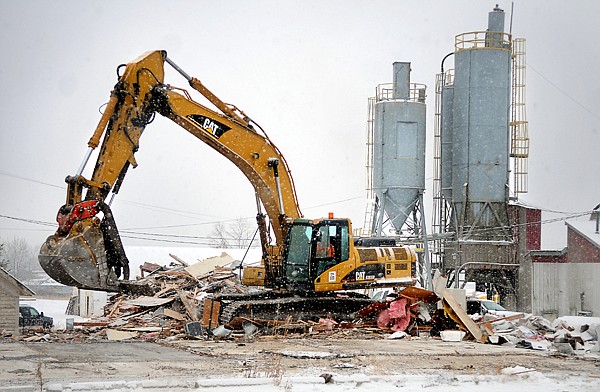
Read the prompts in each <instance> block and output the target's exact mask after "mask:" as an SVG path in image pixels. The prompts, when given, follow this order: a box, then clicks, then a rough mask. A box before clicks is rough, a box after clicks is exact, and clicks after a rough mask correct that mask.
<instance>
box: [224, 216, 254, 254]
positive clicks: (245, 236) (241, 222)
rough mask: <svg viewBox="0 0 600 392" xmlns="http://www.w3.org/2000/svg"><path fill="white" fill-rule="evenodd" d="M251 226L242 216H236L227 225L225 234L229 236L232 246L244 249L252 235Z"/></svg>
mask: <svg viewBox="0 0 600 392" xmlns="http://www.w3.org/2000/svg"><path fill="white" fill-rule="evenodd" d="M252 233H253V231H252V227H250V225H249V224H248V221H247V220H246V219H244V218H237V219H236V220H234V221H233V222H231V225H230V226H229V230H228V231H227V234H229V237H231V242H232V244H233V247H234V248H239V249H244V248H246V247H247V246H248V244H249V243H250V240H251V238H250V237H251V236H252Z"/></svg>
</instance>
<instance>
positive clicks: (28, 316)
mask: <svg viewBox="0 0 600 392" xmlns="http://www.w3.org/2000/svg"><path fill="white" fill-rule="evenodd" d="M53 325H54V319H53V318H52V317H48V316H44V312H41V313H40V312H38V311H37V309H36V308H34V307H33V306H30V305H24V304H20V305H19V327H30V326H41V327H42V328H52V326H53Z"/></svg>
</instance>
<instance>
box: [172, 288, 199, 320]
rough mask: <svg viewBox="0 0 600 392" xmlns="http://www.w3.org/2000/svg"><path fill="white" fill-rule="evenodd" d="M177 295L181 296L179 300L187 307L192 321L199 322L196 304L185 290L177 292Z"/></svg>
mask: <svg viewBox="0 0 600 392" xmlns="http://www.w3.org/2000/svg"><path fill="white" fill-rule="evenodd" d="M177 294H178V295H179V299H180V300H181V302H182V303H183V306H185V310H186V311H187V314H188V316H190V319H191V320H192V321H198V316H197V315H196V304H194V303H193V302H192V301H191V300H190V299H189V298H188V297H187V293H186V292H185V291H183V290H177Z"/></svg>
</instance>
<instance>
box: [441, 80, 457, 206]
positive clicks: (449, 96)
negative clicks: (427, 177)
mask: <svg viewBox="0 0 600 392" xmlns="http://www.w3.org/2000/svg"><path fill="white" fill-rule="evenodd" d="M442 77H446V76H445V75H443V76H442ZM441 94H442V97H441V99H442V107H441V115H442V118H441V132H440V133H441V184H442V196H443V197H444V199H445V200H446V201H447V202H451V201H452V149H453V144H452V133H453V129H452V125H453V119H452V112H453V107H454V85H452V84H446V85H444V86H443V87H442V92H441Z"/></svg>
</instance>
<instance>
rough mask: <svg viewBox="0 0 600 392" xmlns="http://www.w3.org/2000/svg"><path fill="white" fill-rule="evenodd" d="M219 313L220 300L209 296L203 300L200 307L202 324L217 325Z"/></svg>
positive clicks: (211, 326)
mask: <svg viewBox="0 0 600 392" xmlns="http://www.w3.org/2000/svg"><path fill="white" fill-rule="evenodd" d="M220 314H221V302H220V301H214V300H212V299H210V298H208V299H205V300H204V307H203V309H202V325H203V326H205V327H209V328H213V327H217V326H218V325H219V315H220Z"/></svg>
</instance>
